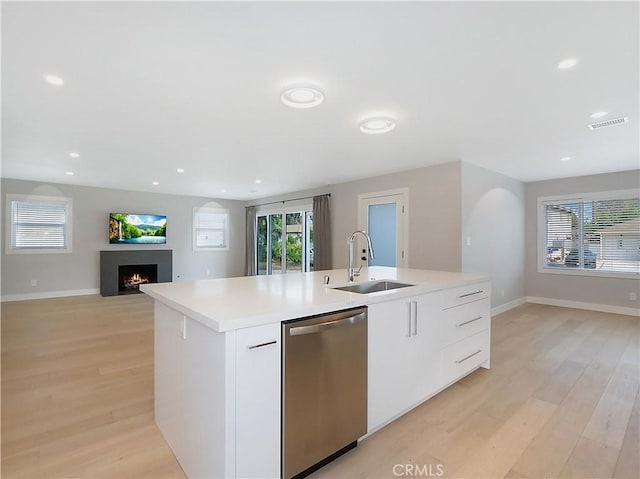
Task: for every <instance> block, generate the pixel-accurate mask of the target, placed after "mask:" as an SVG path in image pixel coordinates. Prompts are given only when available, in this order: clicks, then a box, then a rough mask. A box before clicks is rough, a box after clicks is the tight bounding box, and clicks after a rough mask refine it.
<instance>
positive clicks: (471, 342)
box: [442, 330, 491, 384]
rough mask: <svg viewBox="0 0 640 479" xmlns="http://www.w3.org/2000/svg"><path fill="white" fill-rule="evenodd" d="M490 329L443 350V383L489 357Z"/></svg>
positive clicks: (461, 374)
mask: <svg viewBox="0 0 640 479" xmlns="http://www.w3.org/2000/svg"><path fill="white" fill-rule="evenodd" d="M490 342H491V338H490V332H489V330H485V331H482V332H480V333H478V334H474V335H473V336H471V337H469V338H466V339H463V340H462V341H458V342H457V343H454V344H452V345H451V346H449V347H447V348H445V349H443V350H442V384H449V383H450V382H451V381H453V380H455V379H457V378H459V377H460V376H463V375H464V374H466V373H468V372H469V371H471V370H473V369H475V368H477V367H478V366H480V365H481V364H482V363H484V362H485V361H486V360H487V359H489V346H490Z"/></svg>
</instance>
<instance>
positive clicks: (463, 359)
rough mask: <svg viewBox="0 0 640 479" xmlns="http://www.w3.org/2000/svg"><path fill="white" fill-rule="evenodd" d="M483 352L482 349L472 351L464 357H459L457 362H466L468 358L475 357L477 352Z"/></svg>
mask: <svg viewBox="0 0 640 479" xmlns="http://www.w3.org/2000/svg"><path fill="white" fill-rule="evenodd" d="M481 352H482V349H478V350H477V351H476V352H475V353H471V354H470V355H469V356H467V357H465V358H462V359H458V360H457V361H456V364H461V363H464V362H465V361H466V360H467V359H471V358H472V357H474V356H475V355H476V354H480V353H481Z"/></svg>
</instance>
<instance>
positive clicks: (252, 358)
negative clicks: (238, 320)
mask: <svg viewBox="0 0 640 479" xmlns="http://www.w3.org/2000/svg"><path fill="white" fill-rule="evenodd" d="M155 308H156V314H155V421H156V424H157V425H158V427H159V428H160V430H161V431H162V434H163V435H164V437H165V439H166V440H167V443H168V444H169V446H170V447H171V449H172V451H173V452H174V454H175V456H176V458H177V459H178V462H179V463H180V465H181V466H182V469H183V470H184V472H185V474H186V475H187V477H189V478H200V477H203V478H204V477H212V478H213V477H236V478H264V479H266V478H278V477H280V354H281V352H280V351H281V349H280V344H281V343H280V324H279V323H276V324H268V325H265V326H257V327H254V328H247V329H240V330H237V331H229V332H226V333H218V332H215V331H213V330H212V329H210V328H208V327H206V326H204V325H202V324H201V323H199V322H197V321H194V320H193V319H191V318H189V317H186V316H184V315H182V314H181V313H179V312H178V311H176V310H174V309H171V308H169V307H168V306H165V305H164V304H162V303H160V302H158V301H156V303H155Z"/></svg>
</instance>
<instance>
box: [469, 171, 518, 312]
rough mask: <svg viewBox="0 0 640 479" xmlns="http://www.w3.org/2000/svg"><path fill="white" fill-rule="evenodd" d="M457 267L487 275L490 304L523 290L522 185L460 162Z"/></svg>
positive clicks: (509, 300) (515, 297)
mask: <svg viewBox="0 0 640 479" xmlns="http://www.w3.org/2000/svg"><path fill="white" fill-rule="evenodd" d="M467 240H470V243H471V244H470V245H467ZM462 271H463V272H465V273H483V274H488V275H489V276H491V280H492V284H491V288H492V297H491V305H492V307H493V308H496V307H498V306H500V305H504V304H508V303H513V302H517V301H519V300H520V301H521V300H522V299H523V298H524V296H525V288H524V284H525V281H524V277H525V186H524V184H523V183H521V182H520V181H517V180H514V179H513V178H509V177H507V176H504V175H501V174H499V173H496V172H494V171H491V170H487V169H485V168H480V167H478V166H475V165H471V164H469V163H464V162H463V163H462Z"/></svg>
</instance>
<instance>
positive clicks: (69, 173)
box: [64, 171, 73, 176]
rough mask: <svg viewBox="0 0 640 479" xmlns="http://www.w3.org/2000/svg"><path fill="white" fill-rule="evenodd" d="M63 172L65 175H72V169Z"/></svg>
mask: <svg viewBox="0 0 640 479" xmlns="http://www.w3.org/2000/svg"><path fill="white" fill-rule="evenodd" d="M64 174H65V175H67V176H73V171H65V172H64Z"/></svg>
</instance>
